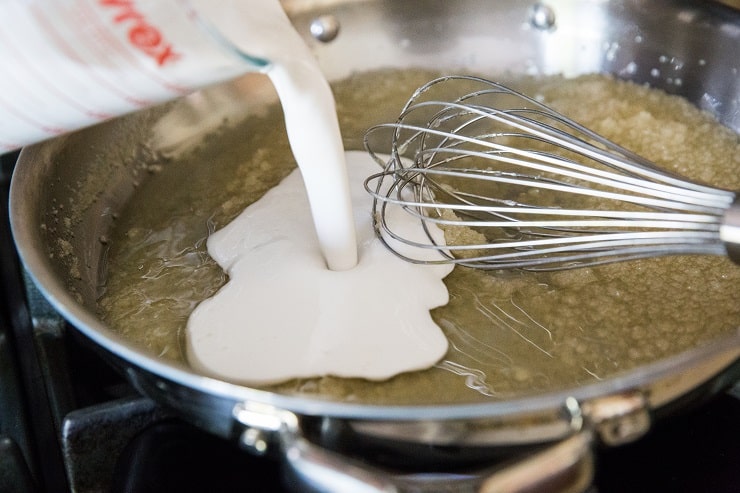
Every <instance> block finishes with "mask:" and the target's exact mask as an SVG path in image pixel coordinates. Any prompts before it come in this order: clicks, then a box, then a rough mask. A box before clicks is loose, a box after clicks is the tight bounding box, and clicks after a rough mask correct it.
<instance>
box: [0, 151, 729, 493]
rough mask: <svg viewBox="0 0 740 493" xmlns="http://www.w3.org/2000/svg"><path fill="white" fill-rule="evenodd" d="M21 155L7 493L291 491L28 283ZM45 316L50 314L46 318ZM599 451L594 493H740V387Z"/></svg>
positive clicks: (5, 430)
mask: <svg viewBox="0 0 740 493" xmlns="http://www.w3.org/2000/svg"><path fill="white" fill-rule="evenodd" d="M14 161H15V156H14V155H4V156H0V164H1V166H2V167H1V168H0V261H1V262H2V265H1V266H0V492H8V493H16V492H18V493H21V492H23V493H27V492H32V493H33V492H39V493H42V492H59V493H65V492H75V493H97V492H113V493H118V492H137V493H146V492H155V491H156V492H162V491H204V492H205V491H209V492H210V491H222V492H229V491H252V490H253V489H255V487H257V486H258V485H260V486H259V491H276V492H279V491H290V490H295V489H297V486H296V485H292V484H290V483H289V482H288V481H287V480H284V478H283V474H282V470H281V465H280V463H279V462H278V461H276V460H273V459H269V458H258V457H255V456H253V455H250V454H249V453H248V452H246V451H244V450H242V449H240V448H238V447H237V446H236V444H235V443H232V442H228V441H225V440H223V439H221V438H218V437H216V436H213V435H210V434H208V433H206V432H204V431H202V430H200V429H198V428H195V427H193V426H192V425H190V424H188V423H186V422H184V421H182V420H181V419H179V418H178V416H176V415H174V414H172V413H171V412H169V411H167V410H165V409H163V408H162V407H160V406H159V405H158V404H156V403H155V402H152V401H151V400H149V399H147V398H145V397H142V396H140V395H139V394H137V393H136V392H135V391H134V389H133V388H132V387H131V386H130V385H129V384H128V383H127V382H126V380H125V379H123V378H122V377H121V376H120V375H118V374H117V373H116V372H114V371H113V370H112V369H111V368H110V367H109V366H108V365H107V364H106V363H105V362H104V361H103V360H102V359H101V358H100V357H99V356H98V354H97V352H95V351H94V350H93V349H92V348H91V347H90V345H89V343H88V342H87V341H86V339H85V338H84V336H82V335H81V334H79V333H78V332H77V331H76V330H74V328H72V327H69V326H67V325H66V324H64V323H59V324H46V325H45V324H44V323H40V322H38V321H36V322H35V323H34V321H33V320H32V317H31V312H32V310H31V309H30V307H34V308H33V312H34V313H37V310H39V309H48V305H46V307H45V308H44V305H45V301H44V300H43V299H41V298H40V297H39V295H38V294H37V292H36V291H35V290H34V289H33V286H32V285H30V283H29V282H28V281H27V280H26V279H25V277H24V275H23V270H22V268H21V266H20V264H19V262H18V259H17V253H16V251H15V248H14V246H13V243H12V238H11V236H10V231H9V226H8V210H7V203H8V202H7V193H8V184H9V179H10V174H11V172H12V168H13V164H14ZM39 306H41V307H42V308H39ZM735 389H736V390H735V391H734V392H733V391H730V392H727V393H724V394H721V395H719V396H717V397H716V398H714V399H712V400H711V401H709V402H704V403H701V404H699V405H697V406H696V407H694V408H692V409H686V410H684V411H682V413H681V414H679V415H675V416H672V417H670V418H669V419H665V420H663V421H661V422H658V423H656V424H655V426H654V428H653V429H652V430H651V432H650V433H649V434H648V436H646V437H644V438H643V439H641V440H639V441H638V442H636V443H633V444H628V445H625V446H621V447H618V448H612V449H603V450H598V451H597V469H596V470H597V475H596V478H595V483H594V485H593V487H592V488H591V490H590V492H589V493H612V492H613V493H617V492H619V493H621V492H624V491H630V492H633V493H639V492H646V493H647V492H651V493H652V492H662V491H670V492H673V493H681V492H686V493H689V492H692V493H693V492H715V493H725V492H726V493H730V492H740V467H738V464H740V419H739V418H740V387H736V388H735Z"/></svg>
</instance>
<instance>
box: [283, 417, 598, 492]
mask: <svg viewBox="0 0 740 493" xmlns="http://www.w3.org/2000/svg"><path fill="white" fill-rule="evenodd" d="M289 440H290V443H287V444H285V445H286V446H287V448H286V449H285V467H286V472H287V473H288V478H289V482H292V483H297V484H299V485H300V488H301V491H304V490H306V489H307V491H312V492H338V491H353V492H367V493H381V492H383V493H388V492H398V493H402V492H450V491H455V492H463V493H464V492H470V493H473V492H475V493H526V492H535V491H536V492H542V493H547V492H552V493H554V492H557V493H581V492H583V491H585V490H586V489H587V488H588V487H589V486H590V485H591V483H592V481H593V475H594V457H593V451H592V449H593V446H592V445H593V434H592V432H591V431H590V430H582V431H580V432H578V433H576V434H575V435H572V436H571V437H569V438H567V439H565V440H562V441H561V442H558V443H557V444H555V445H552V446H549V447H548V448H546V449H545V450H542V451H540V452H537V453H535V454H533V455H531V456H529V457H527V458H525V459H522V460H520V461H518V462H516V463H514V464H509V465H505V466H499V467H496V468H490V469H481V470H477V471H472V472H466V473H461V474H454V473H440V474H436V473H422V474H393V473H389V472H387V471H383V470H380V469H377V468H375V467H372V466H368V465H367V464H362V463H360V462H358V461H354V460H352V459H349V458H347V457H345V456H342V455H341V454H337V453H334V452H331V451H329V450H327V449H325V448H323V447H320V446H317V445H314V444H312V443H310V442H309V441H308V440H306V439H305V438H302V437H299V438H296V437H292V438H290V439H289Z"/></svg>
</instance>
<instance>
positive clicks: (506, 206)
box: [365, 76, 740, 270]
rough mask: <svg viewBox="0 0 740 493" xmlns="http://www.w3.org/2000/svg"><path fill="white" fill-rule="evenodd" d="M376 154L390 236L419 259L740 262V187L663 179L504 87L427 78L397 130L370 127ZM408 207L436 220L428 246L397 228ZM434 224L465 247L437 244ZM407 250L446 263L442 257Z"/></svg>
mask: <svg viewBox="0 0 740 493" xmlns="http://www.w3.org/2000/svg"><path fill="white" fill-rule="evenodd" d="M461 90H462V94H463V95H462V96H459V94H461ZM389 133H390V135H388V134H389ZM365 147H366V149H367V150H368V151H369V152H370V153H371V155H372V156H373V157H374V158H375V160H376V161H377V162H378V163H380V164H381V166H383V171H382V172H380V173H377V174H375V175H373V176H371V177H369V178H368V179H367V180H366V182H365V188H366V190H367V191H368V192H369V193H371V194H372V195H373V196H374V206H373V213H374V221H375V229H376V233H377V235H378V236H379V237H380V238H381V239H382V240H383V241H384V242H385V243H386V245H388V246H389V248H391V249H392V250H394V251H395V253H396V254H397V255H399V256H401V257H403V258H404V259H406V260H409V261H411V262H418V263H448V262H453V263H457V264H462V265H466V266H471V267H477V268H484V269H505V268H523V269H530V270H557V269H567V268H574V267H580V266H585V265H596V264H603V263H608V262H616V261H622V260H631V259H638V258H644V257H653V256H660V255H670V254H713V255H729V256H730V257H731V258H732V259H733V260H734V261H735V262H736V263H740V200H736V194H735V193H734V192H731V191H726V190H720V189H717V188H712V187H708V186H704V185H699V184H696V183H692V182H691V181H688V180H686V179H683V178H681V177H678V176H674V175H671V174H669V173H667V172H665V171H662V170H660V169H659V168H658V167H657V166H656V165H655V164H653V163H651V162H650V161H648V160H646V159H644V158H642V157H640V156H638V155H636V154H634V153H632V152H630V151H628V150H627V149H624V148H623V147H621V146H619V145H617V144H615V143H613V142H611V141H609V140H607V139H605V138H603V137H601V136H599V135H598V134H596V133H594V132H592V131H590V130H588V129H587V128H584V127H583V126H581V125H579V124H577V123H576V122H574V121H572V120H570V119H568V118H566V117H565V116H563V115H561V114H559V113H557V112H555V111H554V110H552V109H550V108H549V107H547V106H545V105H543V104H541V103H540V102H538V101H536V100H534V99H532V98H530V97H527V96H524V95H522V94H520V93H518V92H516V91H513V90H511V89H509V88H507V87H505V86H502V85H500V84H497V83H494V82H491V81H487V80H484V79H480V78H475V77H466V76H465V77H463V76H454V77H442V78H439V79H436V80H433V81H431V82H429V83H427V84H425V85H424V86H422V87H420V88H419V89H418V90H417V91H416V92H415V93H414V94H413V96H412V97H411V98H410V99H409V101H408V102H407V104H406V106H405V107H404V108H403V111H402V113H401V115H400V117H399V119H398V120H397V121H396V122H395V123H390V124H383V125H378V126H375V127H373V128H371V129H370V130H369V131H368V132H367V134H366V135H365ZM398 207H400V208H401V209H402V210H403V211H405V212H406V213H408V214H412V215H413V216H415V217H416V218H418V219H419V220H420V221H421V222H422V224H423V226H424V229H425V231H426V232H427V237H428V240H429V241H428V242H425V243H424V242H418V241H412V240H409V239H407V238H404V237H402V236H401V235H399V234H398V233H397V232H395V231H394V229H393V227H392V225H391V224H389V222H388V220H387V216H388V213H389V211H390V210H391V209H393V208H398ZM430 224H435V225H437V226H439V227H441V228H443V229H445V230H446V232H447V233H448V234H449V235H451V236H454V237H455V240H454V241H452V242H448V243H449V244H442V243H441V242H438V241H435V240H434V238H433V235H432V234H431V231H430V227H429V225H430ZM399 242H400V243H399ZM398 245H408V246H410V247H412V248H411V250H412V251H413V250H414V249H416V248H418V249H422V250H426V249H435V250H438V251H439V252H440V254H441V257H440V260H438V261H434V260H433V261H430V260H427V259H423V258H421V257H416V256H415V255H414V254H413V253H409V252H408V247H406V246H404V247H403V248H398ZM427 258H428V256H427Z"/></svg>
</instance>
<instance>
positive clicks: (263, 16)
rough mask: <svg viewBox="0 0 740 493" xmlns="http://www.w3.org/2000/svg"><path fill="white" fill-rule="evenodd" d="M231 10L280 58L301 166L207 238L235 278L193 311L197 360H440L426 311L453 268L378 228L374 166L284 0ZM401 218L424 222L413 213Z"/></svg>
mask: <svg viewBox="0 0 740 493" xmlns="http://www.w3.org/2000/svg"><path fill="white" fill-rule="evenodd" d="M203 1H204V0H203ZM234 18H235V19H238V20H239V21H242V20H243V19H244V18H248V19H250V21H249V22H247V23H246V25H240V26H238V28H239V31H238V33H240V34H237V35H235V34H234V33H235V32H237V31H236V30H232V31H231V32H229V31H228V30H227V32H226V34H227V35H228V36H229V39H230V41H231V42H233V43H235V44H236V45H237V46H238V47H240V48H243V49H244V51H246V52H249V53H250V54H252V55H255V56H260V57H263V58H265V59H268V60H270V61H271V66H270V68H269V69H267V72H266V74H267V75H268V76H269V78H270V80H271V81H272V83H273V85H274V86H275V89H276V91H277V93H278V96H279V98H280V101H281V104H282V107H283V111H284V114H285V122H286V128H287V132H288V138H289V141H290V146H291V150H292V152H293V155H294V156H295V159H296V161H297V163H298V166H299V168H298V170H296V171H295V172H293V174H291V175H290V176H289V177H287V178H286V179H285V180H284V181H283V182H282V183H281V184H280V185H278V186H277V187H275V188H274V189H272V190H271V191H269V192H268V193H267V194H266V195H265V196H264V197H263V198H262V199H260V200H259V201H258V202H256V203H254V204H252V205H251V206H249V207H248V208H247V209H246V210H245V211H244V212H243V213H242V214H241V215H240V216H238V217H237V218H236V219H235V220H234V221H233V222H232V223H231V224H229V225H227V226H226V227H225V228H223V229H222V230H220V231H217V232H216V233H214V234H213V235H212V236H211V237H210V238H209V239H208V252H209V254H210V255H211V256H212V257H213V258H214V259H215V260H216V261H217V262H218V263H219V265H220V266H221V267H222V268H223V269H224V270H225V271H226V272H227V273H228V275H229V282H228V283H227V284H226V285H225V286H224V287H223V288H222V289H221V290H220V291H219V292H218V293H216V295H214V296H213V297H212V298H209V299H207V300H205V301H203V302H202V303H201V304H200V305H199V306H198V307H197V308H196V309H195V311H194V312H193V313H192V314H191V316H190V319H189V321H188V326H187V331H188V332H187V341H188V343H187V352H188V359H189V361H190V363H191V364H192V365H193V366H194V367H195V368H198V369H199V370H201V371H203V372H205V373H207V374H210V375H213V376H217V377H220V378H226V379H229V380H232V381H238V382H244V383H250V384H269V383H276V382H279V381H283V380H287V379H291V378H309V377H316V376H323V375H334V376H342V377H360V378H367V379H371V380H379V379H386V378H389V377H392V376H394V375H396V374H398V373H402V372H406V371H411V370H418V369H423V368H427V367H430V366H432V365H433V364H434V363H436V362H437V361H438V360H439V359H440V358H442V357H443V356H444V354H445V352H446V350H447V340H446V338H445V336H444V334H443V333H442V331H441V330H440V328H439V327H438V326H437V325H436V324H435V323H434V321H433V320H432V318H431V316H430V314H429V310H431V309H432V308H435V307H437V306H441V305H444V304H446V303H447V300H448V293H447V289H446V287H445V285H444V283H443V282H442V279H443V278H444V277H445V276H446V275H447V274H448V273H449V272H450V271H451V270H452V267H451V266H448V265H439V266H424V265H416V264H410V263H407V262H405V261H403V260H400V259H399V258H398V257H396V256H395V255H393V254H392V253H390V252H389V251H388V250H387V249H386V248H385V247H384V246H383V245H382V243H381V242H380V241H378V240H377V239H376V238H375V234H374V232H373V229H372V218H371V216H370V214H371V207H370V201H371V198H370V197H369V196H368V195H367V193H366V192H365V190H364V188H363V181H364V178H365V177H366V176H368V175H369V174H371V173H372V172H374V171H376V166H377V165H376V164H375V163H374V162H373V161H372V159H371V158H370V157H369V156H366V155H365V154H364V153H348V154H345V152H344V149H343V146H342V139H341V135H340V131H339V125H338V122H337V118H336V113H335V105H334V98H333V95H332V93H331V89H330V87H329V84H328V83H327V81H326V80H325V78H324V76H323V74H322V73H321V71H320V69H319V67H318V64H317V63H316V61H315V59H314V58H313V56H312V54H311V53H310V51H309V48H308V47H307V46H306V45H305V44H304V42H303V40H302V39H301V37H300V36H299V35H298V33H297V32H296V31H295V30H294V28H293V26H292V24H291V23H290V21H289V20H288V18H287V16H286V15H285V13H284V11H283V9H282V7H281V6H280V3H279V2H278V1H277V0H260V1H255V2H249V12H248V15H246V16H236V15H235V16H234ZM219 25H223V22H220V23H219ZM392 220H394V221H399V223H398V224H396V225H395V226H394V229H398V230H400V231H403V233H402V236H405V237H409V238H412V237H414V236H415V235H425V233H424V232H423V231H422V230H421V228H420V226H419V224H418V222H416V221H414V220H413V219H411V216H409V215H408V214H399V215H398V216H396V217H395V218H394V219H392ZM440 236H441V232H440ZM438 241H442V238H441V237H440V238H438ZM428 255H430V256H436V255H439V254H438V253H437V252H435V251H431V250H430V251H429V253H428ZM430 258H431V257H430ZM435 258H436V257H435Z"/></svg>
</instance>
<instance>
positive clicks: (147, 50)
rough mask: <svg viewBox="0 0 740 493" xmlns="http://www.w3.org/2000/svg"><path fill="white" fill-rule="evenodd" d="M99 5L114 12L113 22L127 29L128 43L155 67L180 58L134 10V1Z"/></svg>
mask: <svg viewBox="0 0 740 493" xmlns="http://www.w3.org/2000/svg"><path fill="white" fill-rule="evenodd" d="M99 3H100V5H102V6H103V7H108V8H110V9H112V10H115V16H114V17H113V22H114V23H115V24H120V25H124V26H126V27H127V29H128V41H129V43H131V45H132V46H133V47H135V48H137V49H139V50H140V51H142V52H143V53H144V54H146V55H147V56H149V57H151V58H152V59H153V60H154V61H155V62H156V63H157V65H159V66H160V67H161V66H164V65H165V64H167V63H173V62H175V61H177V59H178V58H180V55H179V54H177V53H176V52H175V51H174V50H173V48H172V45H171V44H170V43H167V42H166V41H165V40H164V39H163V37H162V32H161V31H160V30H159V29H157V28H156V27H155V26H153V25H152V24H150V23H149V22H148V21H147V19H146V17H145V16H144V14H142V13H141V12H140V11H139V10H137V9H136V5H135V3H136V2H135V1H134V0H99Z"/></svg>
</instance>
